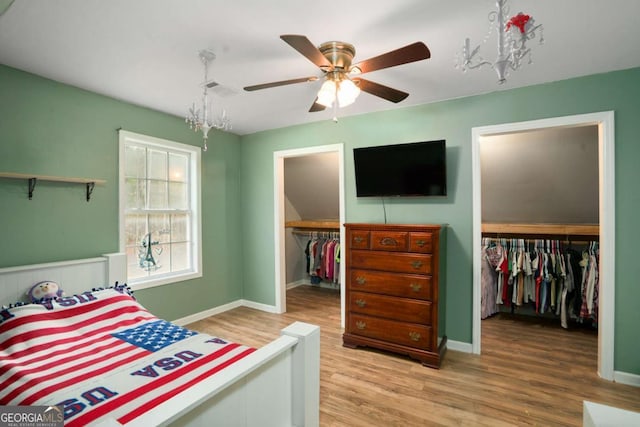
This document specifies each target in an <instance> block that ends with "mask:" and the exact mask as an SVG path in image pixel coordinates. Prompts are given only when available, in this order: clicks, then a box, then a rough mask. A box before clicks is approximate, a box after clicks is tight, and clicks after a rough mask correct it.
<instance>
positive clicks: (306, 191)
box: [284, 152, 341, 291]
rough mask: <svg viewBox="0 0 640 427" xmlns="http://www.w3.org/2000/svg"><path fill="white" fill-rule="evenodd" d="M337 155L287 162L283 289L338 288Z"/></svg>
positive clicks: (296, 158) (329, 154)
mask: <svg viewBox="0 0 640 427" xmlns="http://www.w3.org/2000/svg"><path fill="white" fill-rule="evenodd" d="M338 186H339V179H338V153H336V152H329V153H317V154H309V155H305V156H299V157H291V158H286V159H285V162H284V195H285V227H286V229H285V230H286V231H285V234H286V240H285V246H286V275H287V276H286V283H287V288H291V287H295V286H299V285H311V286H315V287H319V288H327V289H333V290H336V291H339V290H340V266H341V263H340V261H341V259H340V222H339V219H338V218H339V188H338Z"/></svg>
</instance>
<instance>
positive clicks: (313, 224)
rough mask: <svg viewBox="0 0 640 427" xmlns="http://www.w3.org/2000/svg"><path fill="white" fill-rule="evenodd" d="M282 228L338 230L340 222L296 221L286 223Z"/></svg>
mask: <svg viewBox="0 0 640 427" xmlns="http://www.w3.org/2000/svg"><path fill="white" fill-rule="evenodd" d="M284 226H285V227H287V228H313V229H317V230H339V229H340V221H338V220H297V221H286V222H285V223H284Z"/></svg>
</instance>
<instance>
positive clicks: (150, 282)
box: [128, 272, 202, 291]
mask: <svg viewBox="0 0 640 427" xmlns="http://www.w3.org/2000/svg"><path fill="white" fill-rule="evenodd" d="M199 277H202V273H200V272H195V273H194V272H189V273H185V274H180V275H175V276H169V277H160V278H153V279H146V280H140V281H136V282H130V283H128V285H129V287H130V288H131V289H133V290H134V291H140V290H143V289H149V288H155V287H158V286H164V285H171V284H173V283H179V282H184V281H187V280H191V279H197V278H199Z"/></svg>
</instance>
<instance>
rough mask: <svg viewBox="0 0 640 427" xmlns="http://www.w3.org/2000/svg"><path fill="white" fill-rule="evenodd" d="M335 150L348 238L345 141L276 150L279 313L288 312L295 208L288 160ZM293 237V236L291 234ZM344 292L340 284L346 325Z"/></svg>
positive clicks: (341, 226) (341, 219) (341, 224)
mask: <svg viewBox="0 0 640 427" xmlns="http://www.w3.org/2000/svg"><path fill="white" fill-rule="evenodd" d="M327 153H335V154H336V155H337V156H336V157H337V160H336V161H337V174H338V177H337V180H338V186H337V187H338V211H339V218H338V223H339V231H338V232H339V235H340V241H344V223H345V208H344V146H343V144H332V145H322V146H316V147H307V148H301V149H293V150H283V151H276V152H274V208H275V212H274V218H275V221H274V236H275V238H274V242H275V296H276V298H275V301H276V307H275V309H276V312H277V313H284V312H286V311H287V307H286V301H287V299H286V292H287V262H286V258H287V234H288V233H287V231H286V229H285V221H286V214H287V212H288V211H289V212H290V210H291V207H290V206H288V205H287V204H288V201H287V197H286V195H285V181H286V177H285V173H286V168H285V160H286V159H292V158H302V157H309V158H313V156H318V155H323V154H327ZM307 179H322V177H311V176H309V177H307ZM290 238H291V237H290ZM344 282H345V273H344V269H342V268H341V269H340V283H341V284H343V283H344ZM344 304H345V303H344V292H342V287H340V319H341V326H344Z"/></svg>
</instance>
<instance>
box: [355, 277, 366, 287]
mask: <svg viewBox="0 0 640 427" xmlns="http://www.w3.org/2000/svg"><path fill="white" fill-rule="evenodd" d="M356 282H358V285H364V284H365V283H367V279H365V278H364V277H362V276H358V277H356Z"/></svg>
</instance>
